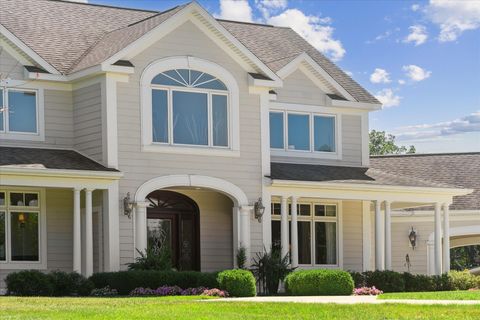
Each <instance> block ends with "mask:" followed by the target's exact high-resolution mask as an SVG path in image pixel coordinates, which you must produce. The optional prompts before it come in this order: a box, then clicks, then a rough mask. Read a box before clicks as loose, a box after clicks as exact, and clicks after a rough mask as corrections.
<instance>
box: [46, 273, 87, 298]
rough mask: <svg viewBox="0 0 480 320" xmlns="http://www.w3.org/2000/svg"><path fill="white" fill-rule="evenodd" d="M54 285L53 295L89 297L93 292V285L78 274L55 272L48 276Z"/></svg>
mask: <svg viewBox="0 0 480 320" xmlns="http://www.w3.org/2000/svg"><path fill="white" fill-rule="evenodd" d="M48 277H49V281H50V282H51V284H52V295H53V296H56V297H62V296H88V295H89V294H90V292H91V291H92V290H93V283H92V282H91V281H89V280H87V279H86V278H85V277H83V276H82V275H80V274H78V273H76V272H70V273H67V272H62V271H53V272H50V273H49V274H48Z"/></svg>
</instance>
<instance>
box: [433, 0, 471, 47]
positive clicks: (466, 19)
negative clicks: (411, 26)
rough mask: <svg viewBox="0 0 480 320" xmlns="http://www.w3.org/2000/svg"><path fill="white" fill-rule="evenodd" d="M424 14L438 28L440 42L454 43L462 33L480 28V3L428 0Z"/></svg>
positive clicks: (465, 0)
mask: <svg viewBox="0 0 480 320" xmlns="http://www.w3.org/2000/svg"><path fill="white" fill-rule="evenodd" d="M425 13H426V16H427V18H428V19H429V20H430V21H432V22H433V23H435V24H437V25H438V26H439V27H440V34H439V36H438V40H439V41H440V42H447V41H455V40H456V39H457V38H458V37H459V36H460V35H461V34H462V33H463V32H464V31H467V30H475V29H478V28H480V1H474V0H471V1H469V0H464V1H451V0H450V1H449V0H430V3H429V4H428V6H426V8H425Z"/></svg>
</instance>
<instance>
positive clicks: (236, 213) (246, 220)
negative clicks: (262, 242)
mask: <svg viewBox="0 0 480 320" xmlns="http://www.w3.org/2000/svg"><path fill="white" fill-rule="evenodd" d="M175 187H193V188H205V189H210V190H213V191H217V192H219V193H222V194H224V195H226V196H227V197H229V198H230V199H231V200H232V202H233V205H234V206H233V208H232V214H233V235H232V236H233V247H234V252H232V254H233V257H234V262H235V260H236V259H235V255H236V251H237V249H238V247H239V246H240V245H241V246H243V247H245V248H246V255H247V261H250V216H251V212H252V209H253V207H252V206H250V205H249V204H248V198H247V196H246V194H245V193H244V192H243V191H242V189H240V188H239V187H238V186H236V185H234V184H233V183H231V182H228V181H226V180H223V179H220V178H216V177H209V176H203V175H190V174H185V175H169V176H161V177H156V178H153V179H151V180H148V181H146V182H145V183H143V184H142V185H141V186H140V187H139V188H138V189H137V191H136V192H135V203H136V206H135V228H134V230H135V236H134V241H135V243H134V247H135V249H136V250H135V252H137V250H139V251H145V249H146V247H147V232H146V230H147V206H148V203H147V202H146V201H145V198H146V197H147V195H148V194H149V193H151V192H152V191H155V190H161V189H166V188H175Z"/></svg>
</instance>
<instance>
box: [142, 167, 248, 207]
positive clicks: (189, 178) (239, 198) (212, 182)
mask: <svg viewBox="0 0 480 320" xmlns="http://www.w3.org/2000/svg"><path fill="white" fill-rule="evenodd" d="M171 187H200V188H207V189H212V190H215V191H218V192H221V193H223V194H225V195H226V196H228V197H229V198H231V199H232V200H233V201H234V203H235V204H234V206H237V207H240V208H241V207H243V206H248V198H247V196H246V194H245V193H244V192H243V191H242V189H240V188H239V187H237V186H236V185H234V184H233V183H231V182H228V181H226V180H223V179H220V178H215V177H209V176H202V175H188V174H182V175H169V176H160V177H157V178H153V179H151V180H148V181H146V182H144V183H143V184H142V185H141V186H140V187H138V189H137V191H136V192H135V202H144V201H145V198H146V197H147V195H148V194H149V193H150V192H152V191H155V190H159V189H165V188H171Z"/></svg>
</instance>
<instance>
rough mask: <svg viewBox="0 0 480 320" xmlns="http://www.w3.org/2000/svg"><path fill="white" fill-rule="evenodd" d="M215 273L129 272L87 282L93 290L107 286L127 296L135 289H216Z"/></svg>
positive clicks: (98, 275)
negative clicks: (171, 287) (92, 286)
mask: <svg viewBox="0 0 480 320" xmlns="http://www.w3.org/2000/svg"><path fill="white" fill-rule="evenodd" d="M216 278H217V274H216V273H206V272H203V273H202V272H197V271H155V270H130V271H120V272H101V273H94V274H93V275H92V276H91V277H90V278H89V280H91V281H92V282H93V284H94V285H95V288H97V289H101V288H104V287H106V286H109V287H110V288H111V289H115V290H117V291H118V294H120V295H128V294H129V293H130V291H132V290H133V289H135V288H139V287H143V288H158V287H161V286H179V287H180V288H197V287H207V288H218V282H217V280H216Z"/></svg>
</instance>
